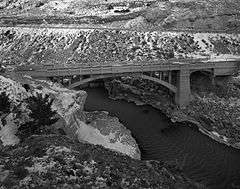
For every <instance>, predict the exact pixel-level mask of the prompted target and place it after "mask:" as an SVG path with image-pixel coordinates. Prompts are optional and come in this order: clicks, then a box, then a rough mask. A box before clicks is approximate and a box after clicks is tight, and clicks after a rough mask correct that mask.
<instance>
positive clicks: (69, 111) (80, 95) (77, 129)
mask: <svg viewBox="0 0 240 189" xmlns="http://www.w3.org/2000/svg"><path fill="white" fill-rule="evenodd" d="M12 78H13V79H14V80H12V79H10V78H6V77H3V76H0V86H1V88H0V93H1V92H2V91H5V92H6V94H8V95H9V98H10V99H11V100H12V103H14V104H15V105H18V106H20V109H21V116H20V117H16V114H13V113H11V114H9V115H8V116H7V117H6V123H5V124H4V125H3V123H2V122H0V124H1V127H0V128H1V129H0V139H1V141H2V144H3V145H16V144H17V143H19V139H18V138H17V136H16V132H17V129H18V127H19V126H20V124H21V123H25V122H27V121H28V120H29V117H28V114H29V110H27V108H26V104H25V103H24V99H26V98H27V97H29V96H32V95H34V94H36V93H40V94H43V95H46V94H47V95H50V97H51V98H52V99H54V101H53V104H52V109H53V110H55V111H56V112H57V114H58V117H59V118H60V119H59V120H58V121H57V122H56V123H55V124H54V125H53V126H54V127H55V129H56V130H57V129H60V128H61V129H63V130H64V131H65V133H66V134H67V135H68V136H69V137H71V138H75V139H76V140H78V141H81V142H88V143H92V144H98V145H102V146H104V147H106V148H109V149H113V150H116V151H118V152H121V153H124V154H127V155H129V156H131V157H133V158H136V159H140V151H139V149H138V146H137V143H136V141H135V140H134V139H133V138H132V136H131V133H130V131H129V130H127V129H126V128H125V127H124V126H123V125H122V124H121V123H120V122H119V121H118V119H117V118H112V117H110V116H108V115H107V114H105V113H96V112H94V113H87V115H85V113H84V112H83V107H84V102H85V99H86V97H87V93H86V92H85V91H74V90H68V89H66V88H63V87H61V86H60V85H58V84H56V83H52V82H49V81H44V80H35V79H32V78H30V77H19V76H16V75H15V76H14V75H12ZM26 86H27V87H26ZM24 87H25V88H24ZM91 114H92V115H91ZM96 115H97V116H96ZM90 117H91V118H90ZM93 117H94V119H92V118H93ZM87 119H88V122H89V124H87V123H86V121H87ZM89 119H91V120H90V121H89Z"/></svg>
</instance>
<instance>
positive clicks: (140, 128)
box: [84, 88, 240, 189]
mask: <svg viewBox="0 0 240 189" xmlns="http://www.w3.org/2000/svg"><path fill="white" fill-rule="evenodd" d="M84 90H85V91H87V93H88V97H87V101H86V104H85V110H87V111H94V110H105V111H108V112H109V113H110V115H114V116H117V117H118V118H119V119H120V121H121V122H122V123H123V124H124V125H125V126H126V127H127V128H128V129H129V130H131V132H132V135H133V136H134V138H135V139H136V141H137V143H138V145H139V148H140V150H141V155H142V159H143V160H163V161H178V162H179V163H181V164H182V165H184V166H183V171H184V173H185V174H186V175H187V176H188V177H189V178H191V179H194V180H195V181H198V182H202V183H204V184H206V185H207V186H208V187H209V188H212V189H231V188H238V187H239V188H240V151H239V150H236V149H233V148H231V147H227V146H225V145H223V144H219V143H217V142H216V141H214V140H212V139H210V138H209V137H207V136H205V135H203V134H202V133H200V132H199V131H198V130H197V128H194V127H189V126H184V125H183V124H179V123H171V121H170V120H169V119H168V118H167V117H166V116H165V115H164V114H163V113H161V112H160V111H159V110H156V109H154V108H152V107H151V106H136V105H135V104H134V103H129V102H126V101H124V100H117V101H114V100H111V99H109V98H108V94H107V91H106V90H105V89H104V88H87V89H84ZM164 128H165V129H164ZM163 129H164V130H163ZM236 185H238V187H236ZM233 186H234V187H233Z"/></svg>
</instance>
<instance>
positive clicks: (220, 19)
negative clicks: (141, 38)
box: [0, 0, 240, 32]
mask: <svg viewBox="0 0 240 189" xmlns="http://www.w3.org/2000/svg"><path fill="white" fill-rule="evenodd" d="M0 8H1V9H0V15H1V21H2V23H4V24H73V25H76V24H77V25H79V24H82V25H95V26H96V25H98V26H100V27H117V28H130V29H140V30H166V29H167V30H168V29H170V30H176V29H177V30H202V31H206V30H208V31H217V30H227V31H230V32H233V30H234V31H239V26H240V22H239V1H238V0H184V1H182V0H164V1H156V0H137V1H136V0H108V1H104V0H98V1H89V0H33V1H28V0H11V1H9V0H3V1H1V3H0ZM130 23H131V24H130Z"/></svg>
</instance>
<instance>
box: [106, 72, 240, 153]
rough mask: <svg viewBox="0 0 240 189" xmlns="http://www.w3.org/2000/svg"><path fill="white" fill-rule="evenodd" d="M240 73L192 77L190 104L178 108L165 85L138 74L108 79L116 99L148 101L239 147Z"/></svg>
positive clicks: (108, 87) (180, 120)
mask: <svg viewBox="0 0 240 189" xmlns="http://www.w3.org/2000/svg"><path fill="white" fill-rule="evenodd" d="M239 83H240V82H239V75H238V76H234V77H227V78H216V79H215V85H212V84H211V80H210V78H208V77H206V76H203V75H198V76H197V77H196V78H195V79H193V80H192V83H191V84H192V86H191V88H192V97H191V102H190V105H189V106H187V107H185V108H184V109H179V108H178V107H177V106H176V105H175V104H174V95H173V94H170V93H169V92H168V90H166V89H165V88H163V87H161V86H159V85H157V84H154V83H151V82H149V81H146V80H142V79H139V78H130V77H129V78H121V79H119V80H113V81H108V82H106V83H105V85H106V88H107V89H108V91H109V95H110V97H111V98H113V99H125V100H128V101H132V102H135V103H136V104H137V105H143V104H149V105H151V106H153V107H155V108H157V109H159V110H161V111H162V112H163V113H165V114H166V115H167V116H168V117H169V118H171V120H172V121H173V122H188V123H191V124H188V125H189V126H191V125H192V124H194V125H197V126H198V128H199V130H200V131H201V132H203V133H204V134H206V135H208V136H209V137H211V138H213V139H214V140H216V141H218V142H220V143H224V144H226V145H228V146H232V147H234V148H237V149H240V127H239V118H240V115H239V112H240V111H239V108H240V107H239V104H240V103H239V101H240V99H239V96H240V89H239V86H240V85H239Z"/></svg>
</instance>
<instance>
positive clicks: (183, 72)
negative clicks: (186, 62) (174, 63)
mask: <svg viewBox="0 0 240 189" xmlns="http://www.w3.org/2000/svg"><path fill="white" fill-rule="evenodd" d="M190 98H191V89H190V70H189V68H187V67H186V66H184V67H182V68H181V69H180V70H179V71H178V73H177V92H176V94H175V102H176V104H177V105H179V107H180V108H183V107H186V106H187V105H188V104H189V102H190Z"/></svg>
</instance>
